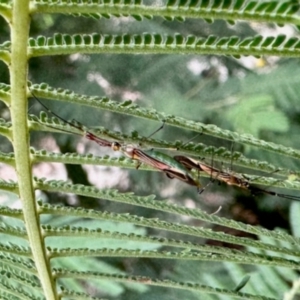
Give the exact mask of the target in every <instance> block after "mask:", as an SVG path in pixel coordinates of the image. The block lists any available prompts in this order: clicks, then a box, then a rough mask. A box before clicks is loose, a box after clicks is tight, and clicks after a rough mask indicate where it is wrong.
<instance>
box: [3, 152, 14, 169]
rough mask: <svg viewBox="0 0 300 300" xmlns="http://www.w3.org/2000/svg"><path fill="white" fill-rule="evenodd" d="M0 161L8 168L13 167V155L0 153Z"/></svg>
mask: <svg viewBox="0 0 300 300" xmlns="http://www.w3.org/2000/svg"><path fill="white" fill-rule="evenodd" d="M0 161H1V162H2V163H5V164H8V165H10V166H13V167H14V166H15V156H14V154H13V153H3V152H1V151H0Z"/></svg>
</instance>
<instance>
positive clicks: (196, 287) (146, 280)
mask: <svg viewBox="0 0 300 300" xmlns="http://www.w3.org/2000/svg"><path fill="white" fill-rule="evenodd" d="M55 276H57V277H58V278H82V279H84V278H101V279H110V280H113V281H121V282H134V283H143V284H146V285H153V286H161V287H169V288H175V289H183V290H190V291H195V292H204V293H207V294H210V293H212V294H216V295H218V294H220V295H227V296H231V297H232V298H237V299H238V298H240V299H248V300H250V299H251V300H275V299H274V298H269V297H261V296H260V297H257V296H255V295H251V294H247V293H241V292H235V291H232V290H229V289H218V288H214V287H212V286H208V285H201V284H198V283H193V282H188V283H187V282H178V281H174V280H159V279H156V278H151V277H147V276H127V275H122V274H105V273H96V272H76V271H73V272H72V271H68V270H63V269H58V270H55Z"/></svg>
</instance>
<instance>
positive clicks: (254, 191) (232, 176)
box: [174, 155, 300, 201]
mask: <svg viewBox="0 0 300 300" xmlns="http://www.w3.org/2000/svg"><path fill="white" fill-rule="evenodd" d="M174 159H175V160H177V161H178V162H180V163H181V164H182V165H183V166H185V167H186V168H187V169H188V170H191V169H196V170H198V171H200V172H201V171H202V172H205V173H206V174H208V175H210V177H211V178H212V181H214V180H219V181H222V182H225V183H226V184H228V185H233V186H237V187H239V188H242V189H244V190H247V191H249V192H250V193H251V195H253V196H256V195H258V194H266V195H271V196H276V197H280V198H285V199H289V200H294V201H300V197H297V196H293V195H286V194H281V193H276V192H274V191H269V190H264V189H262V188H259V187H257V186H254V185H252V184H251V183H250V180H249V179H248V178H246V177H245V176H242V175H240V174H236V173H231V172H224V171H222V170H219V169H217V168H215V167H212V166H209V165H207V164H204V163H202V162H200V161H198V160H196V159H193V158H190V157H186V156H182V155H178V156H174Z"/></svg>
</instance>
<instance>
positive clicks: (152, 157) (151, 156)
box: [31, 92, 201, 188]
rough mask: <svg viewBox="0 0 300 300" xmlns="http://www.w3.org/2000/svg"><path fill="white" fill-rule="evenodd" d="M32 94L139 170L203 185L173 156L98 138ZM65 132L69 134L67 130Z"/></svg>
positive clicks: (74, 126) (87, 135)
mask: <svg viewBox="0 0 300 300" xmlns="http://www.w3.org/2000/svg"><path fill="white" fill-rule="evenodd" d="M31 94H32V95H33V97H34V98H35V99H36V100H37V101H38V102H39V103H40V104H41V105H42V106H43V107H44V108H45V109H46V110H47V111H48V112H49V113H50V114H52V115H53V116H55V117H56V118H58V119H59V120H61V121H62V122H64V123H66V124H68V125H69V126H71V127H73V128H75V129H77V130H79V131H80V132H81V133H82V135H83V136H84V137H85V138H87V139H89V140H91V141H94V142H96V143H97V144H98V145H99V146H101V147H110V148H111V149H112V150H113V151H120V152H122V153H123V154H124V155H126V156H127V157H130V158H131V159H134V160H137V161H138V164H137V169H138V168H139V166H140V165H141V164H142V163H144V164H146V165H149V166H151V167H153V168H155V169H157V170H159V171H162V172H164V173H165V174H166V175H167V177H169V178H171V179H173V178H177V179H179V180H181V181H183V182H185V183H187V184H189V185H193V186H197V187H198V188H200V186H201V184H200V182H199V180H198V179H196V178H195V176H194V175H193V174H192V173H191V172H190V171H189V170H188V169H187V168H186V167H185V166H183V165H182V164H180V163H179V162H177V161H176V160H175V159H174V158H172V157H171V156H168V155H166V154H164V153H161V152H158V151H155V150H141V149H139V148H138V147H135V146H133V145H122V144H120V143H119V142H116V141H108V140H105V139H103V138H100V137H98V136H96V135H95V134H94V133H92V132H90V131H89V130H87V128H86V127H84V126H83V125H82V124H80V123H79V122H77V121H73V122H69V121H67V120H65V119H63V118H62V117H60V116H59V115H57V114H56V113H54V112H53V111H51V110H50V109H49V108H48V107H47V106H46V105H44V104H43V103H42V102H41V101H40V100H39V99H38V98H37V97H36V96H35V95H34V94H33V93H32V92H31ZM163 126H164V124H163V125H162V126H161V127H160V128H159V129H157V130H156V131H155V132H154V133H152V134H151V135H150V136H152V135H153V134H155V133H156V132H157V131H159V130H160V129H162V128H163ZM64 131H66V132H69V131H67V130H64ZM69 133H73V132H69Z"/></svg>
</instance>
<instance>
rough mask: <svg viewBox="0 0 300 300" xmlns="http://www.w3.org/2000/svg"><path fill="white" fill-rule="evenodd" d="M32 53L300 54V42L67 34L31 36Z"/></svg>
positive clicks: (260, 38)
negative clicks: (34, 37) (47, 36)
mask: <svg viewBox="0 0 300 300" xmlns="http://www.w3.org/2000/svg"><path fill="white" fill-rule="evenodd" d="M28 50H29V56H30V57H38V56H44V55H70V54H74V53H85V54H86V53H89V54H95V53H99V54H100V53H106V54H109V53H114V54H117V53H124V54H139V53H141V52H143V53H144V54H197V55H201V54H202V55H203V54H209V55H230V56H236V57H241V56H243V55H246V56H248V55H253V56H255V57H258V56H262V55H276V56H279V57H299V56H300V41H299V39H297V38H294V37H293V38H287V37H286V36H285V35H278V36H277V37H263V36H261V35H258V36H255V37H247V38H245V39H241V38H239V37H237V36H231V37H217V36H208V37H207V38H202V37H196V36H193V35H188V36H183V35H180V34H176V35H174V36H170V35H169V36H168V35H160V34H150V33H147V34H143V35H137V34H136V35H129V34H125V35H99V34H96V33H95V34H89V35H88V34H85V35H80V34H76V35H67V34H58V33H57V34H55V35H54V36H53V37H49V38H46V37H44V36H41V37H38V38H36V39H33V38H30V39H29V49H28Z"/></svg>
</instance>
